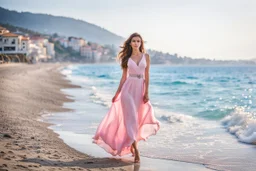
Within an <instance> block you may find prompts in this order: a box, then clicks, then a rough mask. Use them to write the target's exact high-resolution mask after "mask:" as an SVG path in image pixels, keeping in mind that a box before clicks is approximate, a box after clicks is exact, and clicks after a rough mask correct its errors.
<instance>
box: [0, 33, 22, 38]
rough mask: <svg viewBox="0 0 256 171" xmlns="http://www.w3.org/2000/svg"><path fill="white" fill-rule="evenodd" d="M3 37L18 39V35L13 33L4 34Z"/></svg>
mask: <svg viewBox="0 0 256 171" xmlns="http://www.w3.org/2000/svg"><path fill="white" fill-rule="evenodd" d="M2 36H3V37H18V36H19V35H17V34H14V33H4V34H2Z"/></svg>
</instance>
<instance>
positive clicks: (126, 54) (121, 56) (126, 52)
mask: <svg viewBox="0 0 256 171" xmlns="http://www.w3.org/2000/svg"><path fill="white" fill-rule="evenodd" d="M134 37H139V38H140V40H141V45H140V49H139V50H140V52H142V53H144V52H145V49H144V42H143V39H142V37H141V35H140V34H139V33H133V34H131V35H130V37H129V38H128V39H127V40H126V41H125V42H124V45H123V46H121V48H123V49H122V50H121V51H120V52H119V53H118V56H117V59H118V60H119V61H121V67H122V68H123V69H124V68H127V63H128V59H129V58H130V56H131V55H132V47H131V45H130V43H131V41H132V38H134Z"/></svg>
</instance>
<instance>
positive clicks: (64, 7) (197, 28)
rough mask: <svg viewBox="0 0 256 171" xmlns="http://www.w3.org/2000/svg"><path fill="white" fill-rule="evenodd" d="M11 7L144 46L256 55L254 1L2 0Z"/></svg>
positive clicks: (200, 54)
mask: <svg viewBox="0 0 256 171" xmlns="http://www.w3.org/2000/svg"><path fill="white" fill-rule="evenodd" d="M0 6H1V7H3V8H7V9H10V10H16V11H19V12H21V11H23V12H25V11H29V12H33V13H44V14H52V15H56V16H66V17H72V18H76V19H82V20H84V21H86V22H89V23H92V24H95V25H98V26H100V27H103V28H105V29H107V30H109V31H111V32H113V33H115V34H117V35H120V36H122V37H124V38H128V37H129V35H130V34H132V33H133V32H138V33H140V34H141V35H142V37H143V39H144V40H145V41H146V44H145V47H146V48H151V49H154V50H159V51H162V52H165V53H166V52H169V53H171V54H173V53H177V54H178V55H179V56H187V57H192V58H208V59H223V60H229V59H235V60H237V59H251V58H256V0H43V1H37V0H0Z"/></svg>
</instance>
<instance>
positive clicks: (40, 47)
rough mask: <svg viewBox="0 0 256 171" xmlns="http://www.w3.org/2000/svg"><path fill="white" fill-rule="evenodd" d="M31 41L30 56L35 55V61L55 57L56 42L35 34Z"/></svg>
mask: <svg viewBox="0 0 256 171" xmlns="http://www.w3.org/2000/svg"><path fill="white" fill-rule="evenodd" d="M30 43H31V46H30V51H29V56H30V57H31V58H32V57H33V58H34V60H35V61H47V60H48V59H50V58H54V56H55V50H54V44H53V43H50V42H49V41H48V39H45V38H43V37H40V36H33V37H31V39H30Z"/></svg>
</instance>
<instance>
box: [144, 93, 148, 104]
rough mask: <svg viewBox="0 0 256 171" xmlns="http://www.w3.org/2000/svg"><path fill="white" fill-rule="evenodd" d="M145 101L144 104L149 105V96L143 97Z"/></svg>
mask: <svg viewBox="0 0 256 171" xmlns="http://www.w3.org/2000/svg"><path fill="white" fill-rule="evenodd" d="M143 101H144V103H147V102H148V101H149V97H148V94H145V95H144V96H143Z"/></svg>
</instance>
